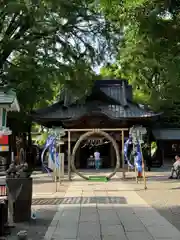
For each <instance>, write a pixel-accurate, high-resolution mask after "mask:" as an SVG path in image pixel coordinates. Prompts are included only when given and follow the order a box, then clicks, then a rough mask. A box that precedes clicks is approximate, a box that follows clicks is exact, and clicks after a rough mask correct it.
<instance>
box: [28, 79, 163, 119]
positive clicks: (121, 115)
mask: <svg viewBox="0 0 180 240" xmlns="http://www.w3.org/2000/svg"><path fill="white" fill-rule="evenodd" d="M66 93H68V91H66V90H64V91H62V92H61V94H62V95H61V98H60V101H59V102H57V103H55V104H53V105H51V106H49V107H47V108H45V109H40V110H37V111H35V112H34V113H33V114H32V116H33V118H34V119H39V120H40V119H42V120H46V121H48V119H49V120H55V121H56V120H59V121H61V120H62V121H63V120H69V119H70V120H78V119H79V118H81V117H83V116H91V115H98V114H104V115H105V116H107V117H108V118H111V119H117V120H118V119H132V118H151V117H153V116H158V115H160V114H156V113H154V112H152V111H149V110H147V109H143V108H142V107H141V106H139V105H138V104H136V103H133V102H132V88H131V86H130V85H128V82H127V81H124V80H123V81H118V80H109V81H108V80H106V81H96V82H95V85H94V87H93V89H92V92H91V94H90V95H89V96H87V98H86V100H85V102H84V103H80V102H79V99H80V97H79V99H78V97H74V96H73V93H71V94H70V95H69V93H70V92H69V93H68V94H66Z"/></svg>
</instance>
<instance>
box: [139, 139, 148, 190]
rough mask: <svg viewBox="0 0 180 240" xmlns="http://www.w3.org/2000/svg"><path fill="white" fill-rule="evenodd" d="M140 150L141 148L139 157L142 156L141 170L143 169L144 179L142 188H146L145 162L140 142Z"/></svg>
mask: <svg viewBox="0 0 180 240" xmlns="http://www.w3.org/2000/svg"><path fill="white" fill-rule="evenodd" d="M140 150H141V157H142V170H143V180H144V189H145V190H146V189H147V184H146V172H145V164H144V157H143V153H142V147H141V143H140Z"/></svg>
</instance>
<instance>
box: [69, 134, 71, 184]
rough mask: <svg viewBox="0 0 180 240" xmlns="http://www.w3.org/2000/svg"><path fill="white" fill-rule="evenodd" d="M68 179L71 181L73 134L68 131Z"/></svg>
mask: <svg viewBox="0 0 180 240" xmlns="http://www.w3.org/2000/svg"><path fill="white" fill-rule="evenodd" d="M68 179H69V181H70V180H71V133H70V131H68Z"/></svg>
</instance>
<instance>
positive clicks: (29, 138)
mask: <svg viewBox="0 0 180 240" xmlns="http://www.w3.org/2000/svg"><path fill="white" fill-rule="evenodd" d="M31 127H32V123H30V124H29V125H28V146H29V147H31V146H32V136H31Z"/></svg>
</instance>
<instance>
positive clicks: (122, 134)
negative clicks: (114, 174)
mask: <svg viewBox="0 0 180 240" xmlns="http://www.w3.org/2000/svg"><path fill="white" fill-rule="evenodd" d="M121 141H122V149H121V156H122V157H121V159H122V170H123V179H125V177H126V176H125V168H124V130H122V131H121Z"/></svg>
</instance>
